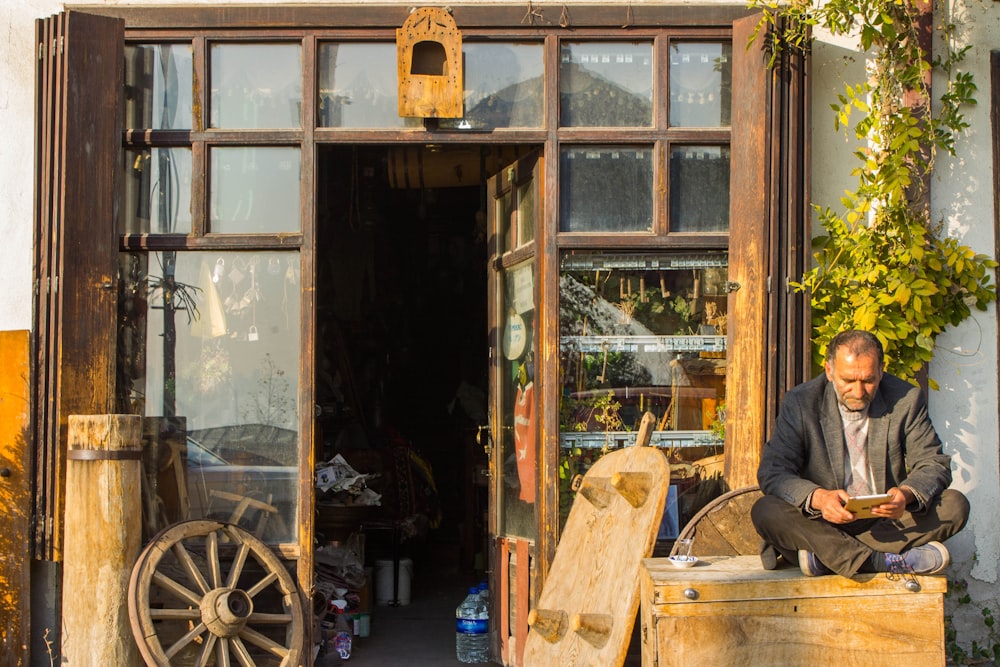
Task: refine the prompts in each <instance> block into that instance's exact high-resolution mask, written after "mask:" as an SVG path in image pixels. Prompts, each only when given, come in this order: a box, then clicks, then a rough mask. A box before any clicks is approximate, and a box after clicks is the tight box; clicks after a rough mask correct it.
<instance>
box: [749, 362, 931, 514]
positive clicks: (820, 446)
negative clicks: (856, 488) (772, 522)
mask: <svg viewBox="0 0 1000 667" xmlns="http://www.w3.org/2000/svg"><path fill="white" fill-rule="evenodd" d="M868 418H869V422H868V463H869V464H870V465H871V468H872V472H873V474H874V481H875V489H874V491H875V492H877V493H882V492H885V491H886V490H888V489H890V488H892V487H894V486H903V485H906V486H908V487H910V488H911V489H913V491H914V492H915V493H916V495H917V498H918V499H919V500H920V501H922V502H924V503H925V502H927V501H930V500H931V499H933V498H934V497H936V496H937V495H938V494H940V493H941V491H943V490H944V489H946V488H948V486H949V485H950V484H951V457H949V456H947V455H945V454H944V453H943V452H942V451H941V440H940V438H938V436H937V433H936V432H935V431H934V426H933V425H932V424H931V420H930V417H929V416H928V415H927V402H926V400H925V398H924V395H923V392H921V391H920V389H919V388H917V387H915V386H913V385H912V384H910V383H908V382H906V381H904V380H901V379H899V378H897V377H895V376H893V375H889V374H888V373H886V374H884V375H883V376H882V381H881V382H880V383H879V387H878V391H877V392H876V394H875V398H874V400H873V401H872V404H871V407H870V408H869V412H868ZM846 455H847V452H846V449H845V447H844V428H843V425H842V423H841V419H840V412H839V410H838V409H837V395H836V392H835V391H834V387H833V385H832V384H831V383H830V382H829V381H828V380H827V379H826V375H825V374H823V375H820V376H819V377H816V378H813V379H812V380H809V381H808V382H805V383H803V384H801V385H799V386H798V387H795V388H794V389H792V390H791V391H789V392H787V393H786V394H785V398H784V400H783V401H782V404H781V410H780V411H779V414H778V420H777V422H776V423H775V426H774V429H773V432H772V434H771V439H770V440H769V441H768V442H767V443H766V444H765V445H764V451H763V453H762V455H761V461H760V467H759V468H758V470H757V481H758V483H759V484H760V488H761V490H762V491H763V492H764V493H766V494H768V495H773V496H777V497H779V498H782V499H783V500H786V501H787V502H789V503H792V504H793V505H797V506H799V507H803V506H804V503H805V501H806V499H807V498H808V497H809V494H810V493H812V492H813V490H815V489H817V488H823V489H842V488H844V457H845V456H846ZM921 504H922V503H921ZM911 509H917V508H915V507H911Z"/></svg>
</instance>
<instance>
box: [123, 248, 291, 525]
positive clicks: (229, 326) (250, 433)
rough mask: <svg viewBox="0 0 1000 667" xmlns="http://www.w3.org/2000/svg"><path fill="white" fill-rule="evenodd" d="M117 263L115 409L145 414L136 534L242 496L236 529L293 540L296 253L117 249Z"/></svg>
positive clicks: (229, 509)
mask: <svg viewBox="0 0 1000 667" xmlns="http://www.w3.org/2000/svg"><path fill="white" fill-rule="evenodd" d="M119 271H120V276H119V277H120V284H121V292H120V295H119V296H120V298H119V314H120V321H121V322H122V326H121V327H120V329H119V341H118V359H117V364H118V402H119V405H118V409H119V410H122V411H124V412H125V413H130V414H139V415H143V417H144V419H143V428H144V437H145V438H146V440H147V442H146V445H145V446H144V452H145V454H144V456H146V457H147V459H146V460H145V461H144V469H145V471H146V476H145V480H144V485H145V486H144V489H143V498H144V500H143V509H144V512H143V514H144V528H145V532H146V536H147V537H149V536H150V535H151V534H153V533H155V532H156V530H158V529H160V528H163V527H164V526H165V525H166V524H168V523H172V522H175V521H180V520H184V519H189V518H214V519H221V520H230V519H231V518H232V517H233V516H234V512H235V511H236V510H237V508H238V507H240V506H241V503H243V507H244V508H245V509H247V512H246V514H245V515H244V516H243V520H242V522H241V525H242V526H243V527H245V528H248V529H250V530H252V531H253V532H262V533H263V537H264V538H265V539H267V540H268V541H269V542H289V541H294V540H295V527H296V525H297V509H296V508H297V505H298V450H299V434H298V420H299V406H298V368H299V298H298V297H299V287H298V284H299V280H300V277H301V269H300V266H299V256H298V254H297V253H295V252H211V253H209V252H193V251H177V252H173V251H171V252H158V253H148V254H147V253H123V254H122V255H120V258H119ZM245 499H250V501H245ZM248 503H249V507H247V504H248ZM262 519H263V520H264V527H263V528H262V529H261V528H260V527H259V523H258V522H259V521H260V520H262Z"/></svg>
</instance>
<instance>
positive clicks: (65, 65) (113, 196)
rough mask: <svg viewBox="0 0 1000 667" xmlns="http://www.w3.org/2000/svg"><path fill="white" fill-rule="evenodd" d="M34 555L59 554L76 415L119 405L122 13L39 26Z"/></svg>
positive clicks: (70, 16) (75, 16) (72, 15)
mask: <svg viewBox="0 0 1000 667" xmlns="http://www.w3.org/2000/svg"><path fill="white" fill-rule="evenodd" d="M36 36H37V40H36V44H37V53H36V56H37V58H38V63H37V68H36V73H37V79H36V88H37V93H36V98H37V103H36V125H35V128H36V129H35V133H36V151H35V154H36V171H35V256H34V272H35V275H34V279H35V312H34V315H35V320H34V330H33V341H32V357H33V374H34V380H35V382H34V386H35V396H34V429H35V440H36V443H37V447H36V452H37V455H36V459H35V477H36V496H35V512H34V515H35V540H34V554H35V557H36V558H43V559H52V560H59V558H60V545H61V542H62V540H61V535H62V530H61V525H60V524H61V521H62V508H63V506H64V504H65V499H64V498H63V490H64V488H65V475H64V473H65V466H64V463H65V452H66V431H67V423H68V419H69V415H71V414H84V415H86V414H107V413H110V412H111V411H112V406H113V398H114V379H115V340H116V337H115V312H116V311H115V309H116V284H117V279H116V273H117V251H118V240H117V216H118V181H119V174H120V172H121V167H120V165H121V127H122V119H121V94H122V77H123V62H124V22H123V21H122V20H120V19H109V18H104V17H98V16H93V15H89V14H83V13H79V12H64V13H62V14H59V15H57V16H53V17H50V18H48V19H42V20H39V21H38V22H37V23H36Z"/></svg>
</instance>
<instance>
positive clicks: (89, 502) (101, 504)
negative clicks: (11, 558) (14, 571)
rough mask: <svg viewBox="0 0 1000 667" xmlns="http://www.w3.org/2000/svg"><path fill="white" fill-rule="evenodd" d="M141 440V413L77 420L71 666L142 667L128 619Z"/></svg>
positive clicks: (73, 418)
mask: <svg viewBox="0 0 1000 667" xmlns="http://www.w3.org/2000/svg"><path fill="white" fill-rule="evenodd" d="M141 438H142V418H141V417H139V416H138V415H88V416H81V415H70V417H69V451H68V453H67V466H66V514H65V549H64V550H63V586H62V595H63V600H62V613H63V616H62V654H63V663H64V664H67V665H73V666H76V665H81V666H82V665H88V666H89V665H93V666H94V667H97V666H98V665H121V666H123V667H130V666H133V665H134V666H138V665H141V664H142V662H141V660H140V658H139V651H138V649H137V647H136V644H135V640H134V639H133V638H132V630H131V625H130V623H129V617H128V582H129V577H130V575H131V572H132V565H133V564H134V563H135V559H136V557H137V556H138V554H139V548H140V546H141V544H140V535H141V533H142V517H141V512H142V498H141V494H140V480H141V468H142V465H141V462H140V459H139V457H140V454H141V452H142V448H141V442H142V440H141Z"/></svg>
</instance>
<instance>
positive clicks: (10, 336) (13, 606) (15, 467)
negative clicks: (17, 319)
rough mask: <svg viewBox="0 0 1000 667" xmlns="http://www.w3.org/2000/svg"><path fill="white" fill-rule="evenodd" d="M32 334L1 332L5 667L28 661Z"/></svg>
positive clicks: (0, 632)
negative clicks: (30, 335)
mask: <svg viewBox="0 0 1000 667" xmlns="http://www.w3.org/2000/svg"><path fill="white" fill-rule="evenodd" d="M29 359H30V346H29V333H28V332H27V331H0V553H2V554H4V557H3V558H0V591H2V593H0V665H2V666H3V667H14V666H15V665H24V664H27V661H28V649H27V644H28V636H29V635H28V618H29V614H28V600H29V589H28V585H29V578H28V563H27V562H26V561H27V559H28V554H27V552H26V551H25V548H24V545H25V544H26V543H27V542H28V534H29V531H30V526H31V517H30V516H29V515H28V512H29V510H30V508H31V456H30V453H29V452H30V451H31V449H30V446H29V443H30V442H31V437H30V425H31V407H30V406H31V389H30V387H31V381H30V363H29Z"/></svg>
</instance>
